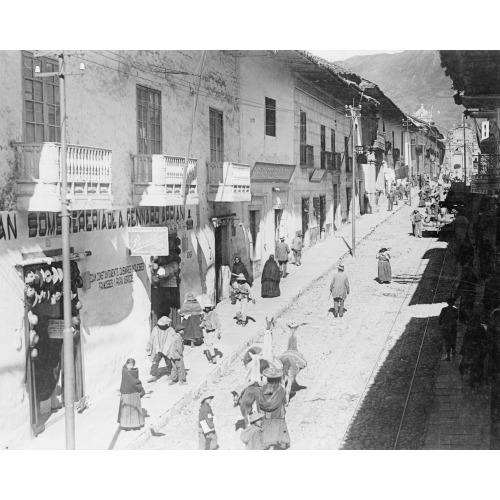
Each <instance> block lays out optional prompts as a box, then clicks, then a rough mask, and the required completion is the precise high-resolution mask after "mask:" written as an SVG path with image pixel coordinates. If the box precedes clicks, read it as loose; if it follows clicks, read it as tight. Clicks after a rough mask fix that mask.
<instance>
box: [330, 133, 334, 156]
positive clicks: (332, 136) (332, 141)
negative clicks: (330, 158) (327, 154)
mask: <svg viewBox="0 0 500 500" xmlns="http://www.w3.org/2000/svg"><path fill="white" fill-rule="evenodd" d="M330 142H331V145H330V146H331V150H332V153H335V130H333V128H332V130H331V137H330Z"/></svg>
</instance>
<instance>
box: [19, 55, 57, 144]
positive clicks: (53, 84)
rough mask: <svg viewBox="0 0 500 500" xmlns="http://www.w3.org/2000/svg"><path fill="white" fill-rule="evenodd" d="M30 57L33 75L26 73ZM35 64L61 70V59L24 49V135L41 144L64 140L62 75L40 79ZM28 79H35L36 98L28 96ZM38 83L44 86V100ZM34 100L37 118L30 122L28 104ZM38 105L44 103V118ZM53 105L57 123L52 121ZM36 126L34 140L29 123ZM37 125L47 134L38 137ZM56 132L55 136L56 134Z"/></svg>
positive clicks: (28, 140)
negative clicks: (61, 96) (38, 116)
mask: <svg viewBox="0 0 500 500" xmlns="http://www.w3.org/2000/svg"><path fill="white" fill-rule="evenodd" d="M27 59H30V60H31V61H32V63H31V76H27V75H26V70H28V66H27V65H26V64H25V62H26V60H27ZM35 66H40V68H41V71H42V72H57V71H59V62H58V61H57V60H55V59H51V58H50V57H35V55H34V54H33V53H32V52H28V51H21V78H22V82H23V88H22V93H23V94H22V96H23V97H22V99H23V136H24V140H25V142H30V143H41V142H61V102H60V93H59V77H58V76H51V77H44V78H37V77H36V76H35ZM28 82H31V89H32V99H27V98H26V97H27V96H26V90H27V86H28ZM36 85H40V88H41V100H37V99H36V90H35V89H36ZM51 94H52V101H51V102H50V101H49V96H50V95H51ZM28 102H31V103H33V121H31V120H29V121H28V106H27V103H28ZM36 105H38V106H41V114H42V118H41V121H38V120H37V117H36V114H37V112H36ZM51 108H53V116H54V122H53V123H50V115H51V114H50V109H51ZM30 125H32V126H33V127H34V128H33V138H32V139H31V138H30V137H28V136H29V133H28V126H30ZM37 127H42V135H43V137H41V138H40V137H37ZM52 132H53V135H52Z"/></svg>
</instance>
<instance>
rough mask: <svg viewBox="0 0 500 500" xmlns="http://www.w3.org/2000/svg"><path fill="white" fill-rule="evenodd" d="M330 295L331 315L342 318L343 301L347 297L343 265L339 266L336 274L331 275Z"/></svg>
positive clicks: (347, 284) (347, 283)
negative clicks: (331, 299) (331, 300)
mask: <svg viewBox="0 0 500 500" xmlns="http://www.w3.org/2000/svg"><path fill="white" fill-rule="evenodd" d="M330 293H331V295H332V297H333V315H334V316H335V317H337V316H340V317H342V316H343V315H344V301H345V299H346V297H347V295H349V278H348V277H347V274H345V273H344V265H343V264H339V265H338V267H337V272H335V273H333V278H332V282H331V283H330Z"/></svg>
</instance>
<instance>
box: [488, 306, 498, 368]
mask: <svg viewBox="0 0 500 500" xmlns="http://www.w3.org/2000/svg"><path fill="white" fill-rule="evenodd" d="M487 339H488V355H489V362H488V365H489V372H490V375H493V376H496V375H498V374H500V303H499V304H497V306H496V308H495V309H493V311H492V312H491V314H490V317H489V320H488V331H487Z"/></svg>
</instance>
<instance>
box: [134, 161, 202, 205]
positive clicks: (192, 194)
mask: <svg viewBox="0 0 500 500" xmlns="http://www.w3.org/2000/svg"><path fill="white" fill-rule="evenodd" d="M132 159H133V162H134V170H133V184H134V190H133V193H134V196H133V202H134V205H137V206H147V207H164V206H171V205H183V204H184V199H183V196H182V180H183V176H184V165H185V158H184V157H182V156H171V155H132ZM196 162H197V160H196V159H194V158H190V159H189V162H188V168H187V175H186V184H187V185H188V186H189V193H188V195H187V198H186V205H198V203H199V198H198V182H197V163H196Z"/></svg>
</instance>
